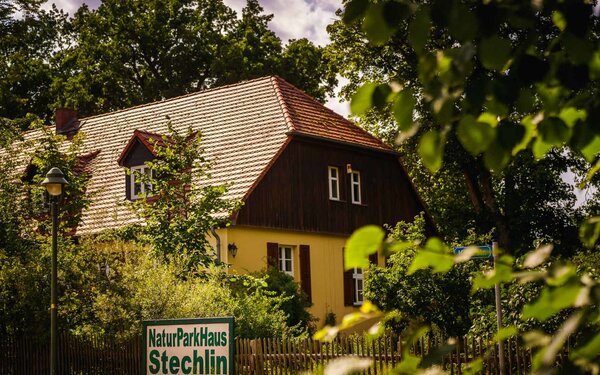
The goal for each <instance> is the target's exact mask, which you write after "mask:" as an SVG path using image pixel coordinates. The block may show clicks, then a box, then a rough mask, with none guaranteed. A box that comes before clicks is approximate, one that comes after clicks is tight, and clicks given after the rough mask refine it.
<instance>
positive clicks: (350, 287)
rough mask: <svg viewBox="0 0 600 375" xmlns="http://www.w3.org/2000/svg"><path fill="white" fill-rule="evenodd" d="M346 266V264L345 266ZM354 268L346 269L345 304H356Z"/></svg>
mask: <svg viewBox="0 0 600 375" xmlns="http://www.w3.org/2000/svg"><path fill="white" fill-rule="evenodd" d="M345 251H346V249H345V248H344V249H343V251H342V264H344V261H343V259H344V258H343V256H344V252H345ZM344 267H345V266H344ZM353 273H354V270H348V271H344V306H353V305H354V279H353V278H352V274H353Z"/></svg>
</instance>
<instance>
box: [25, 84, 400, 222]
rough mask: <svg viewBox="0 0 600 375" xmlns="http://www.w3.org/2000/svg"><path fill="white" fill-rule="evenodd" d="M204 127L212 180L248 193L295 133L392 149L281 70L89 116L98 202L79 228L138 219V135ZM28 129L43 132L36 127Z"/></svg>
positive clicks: (86, 126)
mask: <svg viewBox="0 0 600 375" xmlns="http://www.w3.org/2000/svg"><path fill="white" fill-rule="evenodd" d="M168 121H171V124H172V126H173V128H174V129H175V130H177V131H180V132H185V130H187V128H189V127H191V128H192V129H193V130H194V131H199V132H200V134H201V135H202V141H201V144H202V146H203V148H204V150H205V152H206V155H207V157H208V159H209V160H211V161H212V162H213V163H214V165H213V167H212V169H211V171H210V174H211V177H210V179H208V180H206V181H204V183H206V184H214V185H217V184H229V186H230V187H229V191H228V193H227V198H234V199H242V198H243V197H244V196H245V194H246V193H247V192H248V191H249V189H250V188H251V186H252V185H253V184H254V183H255V182H256V181H257V179H258V178H259V176H261V174H262V173H263V171H265V170H266V169H267V168H268V165H269V163H270V162H271V160H272V159H273V158H274V157H275V155H277V153H278V151H280V149H281V148H282V147H283V145H284V144H285V143H286V140H287V139H288V137H289V136H290V134H291V135H292V136H293V135H294V134H298V135H309V136H316V137H321V138H328V139H331V140H333V141H338V142H344V143H351V144H357V145H361V146H363V147H369V148H373V149H377V150H382V151H383V150H385V151H391V150H392V149H391V148H390V147H388V146H387V145H385V144H384V143H382V142H381V141H379V140H378V139H376V138H375V137H373V136H371V135H369V134H368V133H367V132H365V131H364V130H362V129H360V128H359V127H357V126H356V125H354V124H353V123H352V122H350V121H348V120H346V119H344V118H343V117H342V116H340V115H337V114H336V113H334V112H333V111H331V110H329V109H327V108H325V107H324V106H323V105H322V104H321V103H319V102H317V101H316V100H314V99H313V98H311V97H310V96H308V95H307V94H305V93H304V92H302V91H301V90H299V89H297V88H295V87H294V86H292V85H291V84H289V83H287V82H286V81H284V80H283V79H281V78H279V77H265V78H259V79H255V80H251V81H246V82H241V83H238V84H234V85H229V86H222V87H217V88H214V89H210V90H205V91H201V92H197V93H193V94H188V95H185V96H180V97H177V98H173V99H168V100H163V101H160V102H155V103H150V104H145V105H140V106H137V107H132V108H128V109H124V110H120V111H116V112H111V113H107V114H103V115H98V116H93V117H88V118H85V119H81V129H80V131H82V132H84V133H85V140H84V144H83V150H82V152H83V153H85V154H90V153H94V158H93V162H92V163H91V165H92V166H93V171H92V177H91V180H90V182H89V185H88V189H87V192H88V194H91V195H92V204H91V206H90V207H89V209H87V210H86V211H85V212H84V214H83V217H82V223H81V225H80V227H79V229H78V233H90V232H97V231H99V230H102V229H106V228H114V227H118V226H122V225H124V224H128V223H133V222H136V221H137V218H136V215H135V214H134V213H133V212H132V211H131V209H130V208H129V207H128V206H127V204H126V203H127V201H126V197H125V172H124V170H123V167H121V166H119V165H118V163H117V160H118V159H119V157H120V155H121V154H122V152H123V151H124V149H125V147H126V145H127V144H128V142H129V141H130V140H131V139H132V136H133V135H134V131H136V130H137V131H138V133H137V136H138V137H142V138H144V139H146V138H152V137H155V136H158V135H160V134H166V132H167V123H168ZM26 137H33V138H35V137H36V136H35V135H34V134H28V135H26Z"/></svg>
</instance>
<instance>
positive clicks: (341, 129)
mask: <svg viewBox="0 0 600 375" xmlns="http://www.w3.org/2000/svg"><path fill="white" fill-rule="evenodd" d="M273 82H274V85H275V90H276V92H277V97H278V98H279V100H280V101H281V103H282V107H283V110H284V115H285V118H286V121H287V124H288V128H289V129H290V132H291V133H298V134H305V135H310V136H316V137H321V138H328V139H331V140H335V141H339V142H343V143H351V144H358V145H361V146H364V147H370V148H375V149H380V150H385V151H393V149H392V148H391V147H390V146H388V145H386V144H385V143H383V142H382V141H381V140H379V139H378V138H375V137H374V136H372V135H371V134H369V133H367V132H366V131H365V130H363V129H362V128H359V127H358V126H356V125H355V124H354V123H353V122H351V121H348V120H347V119H345V118H344V117H342V116H340V115H338V114H337V113H335V112H333V111H332V110H330V109H329V108H327V107H325V106H324V105H323V104H321V103H319V102H318V101H317V100H316V99H314V98H313V97H311V96H309V95H308V94H306V93H304V92H303V91H302V90H299V89H298V88H296V87H294V86H293V85H291V84H289V83H288V82H286V81H284V80H283V79H281V78H279V77H274V78H273Z"/></svg>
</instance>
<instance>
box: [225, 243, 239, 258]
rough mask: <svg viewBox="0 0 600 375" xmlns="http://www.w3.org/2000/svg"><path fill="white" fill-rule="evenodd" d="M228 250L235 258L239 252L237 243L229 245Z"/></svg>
mask: <svg viewBox="0 0 600 375" xmlns="http://www.w3.org/2000/svg"><path fill="white" fill-rule="evenodd" d="M227 250H229V252H231V255H232V256H233V257H234V258H235V256H236V255H237V250H238V248H237V246H236V244H235V242H234V243H230V244H228V245H227Z"/></svg>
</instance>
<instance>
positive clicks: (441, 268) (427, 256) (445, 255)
mask: <svg viewBox="0 0 600 375" xmlns="http://www.w3.org/2000/svg"><path fill="white" fill-rule="evenodd" d="M453 265H454V255H453V254H452V253H451V252H450V249H449V248H448V246H446V245H445V244H444V243H443V242H442V241H441V240H440V239H439V238H436V237H433V238H430V239H429V240H427V242H426V243H425V247H424V248H423V249H421V250H419V251H418V252H417V254H416V255H415V258H414V259H413V261H412V263H411V264H410V267H409V268H408V272H407V274H408V275H412V274H413V273H415V272H416V271H418V270H420V269H426V268H430V267H431V268H432V269H433V272H447V271H448V270H450V268H452V266H453Z"/></svg>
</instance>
